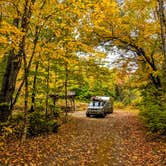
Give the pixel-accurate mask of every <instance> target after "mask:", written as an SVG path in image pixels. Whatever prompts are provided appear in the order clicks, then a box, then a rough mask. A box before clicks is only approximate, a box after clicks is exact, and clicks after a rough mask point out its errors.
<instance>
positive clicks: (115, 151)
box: [2, 110, 166, 166]
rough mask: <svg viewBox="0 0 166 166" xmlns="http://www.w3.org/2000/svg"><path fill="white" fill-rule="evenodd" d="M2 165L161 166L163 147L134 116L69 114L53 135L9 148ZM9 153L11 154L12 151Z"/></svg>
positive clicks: (163, 158)
mask: <svg viewBox="0 0 166 166" xmlns="http://www.w3.org/2000/svg"><path fill="white" fill-rule="evenodd" d="M7 148H8V149H7V151H8V153H7V154H5V155H2V161H3V163H4V161H5V160H6V161H7V163H8V164H9V165H21V164H22V165H33V166H34V165H36V166H40V165H43V166H83V165H86V166H93V165H94V166H133V165H135V166H164V165H166V158H165V156H166V151H165V149H166V144H165V142H164V141H161V140H160V141H158V140H157V139H155V140H149V138H148V137H147V136H146V130H145V128H144V127H143V125H142V123H141V122H140V120H139V118H138V116H137V114H135V113H131V112H128V111H118V110H116V111H114V113H113V114H110V115H108V116H106V117H105V118H87V117H85V112H84V111H81V112H75V113H72V117H71V118H70V121H69V123H67V124H65V125H63V126H62V127H60V129H59V132H58V133H57V134H51V135H47V136H41V137H38V138H34V139H30V140H28V141H27V143H26V144H25V145H24V146H21V147H18V146H16V144H10V145H8V147H7ZM12 149H13V150H12Z"/></svg>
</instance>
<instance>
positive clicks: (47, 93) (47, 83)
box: [45, 57, 50, 117]
mask: <svg viewBox="0 0 166 166" xmlns="http://www.w3.org/2000/svg"><path fill="white" fill-rule="evenodd" d="M49 79H50V59H49V57H48V66H47V78H46V87H47V89H46V112H45V114H46V117H47V115H48V97H49Z"/></svg>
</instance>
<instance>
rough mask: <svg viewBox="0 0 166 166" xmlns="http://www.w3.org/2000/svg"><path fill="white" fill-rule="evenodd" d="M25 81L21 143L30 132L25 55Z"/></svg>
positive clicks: (24, 58) (25, 60)
mask: <svg viewBox="0 0 166 166" xmlns="http://www.w3.org/2000/svg"><path fill="white" fill-rule="evenodd" d="M23 60H24V80H25V92H24V131H23V135H22V140H21V143H23V142H24V141H25V140H26V136H27V130H28V69H27V56H26V54H25V53H24V55H23Z"/></svg>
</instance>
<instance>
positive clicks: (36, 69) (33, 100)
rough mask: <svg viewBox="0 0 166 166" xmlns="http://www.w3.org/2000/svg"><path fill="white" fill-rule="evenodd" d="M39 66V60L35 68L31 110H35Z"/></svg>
mask: <svg viewBox="0 0 166 166" xmlns="http://www.w3.org/2000/svg"><path fill="white" fill-rule="evenodd" d="M38 67H39V62H37V64H36V68H35V75H34V79H33V89H32V97H31V102H32V103H31V109H30V111H31V112H34V111H35V96H36V80H37V72H38Z"/></svg>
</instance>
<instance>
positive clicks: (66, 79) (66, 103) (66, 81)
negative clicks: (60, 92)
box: [64, 62, 68, 122]
mask: <svg viewBox="0 0 166 166" xmlns="http://www.w3.org/2000/svg"><path fill="white" fill-rule="evenodd" d="M64 85H65V122H67V111H68V110H67V109H68V101H67V85H68V65H67V62H66V63H65V84H64Z"/></svg>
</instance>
